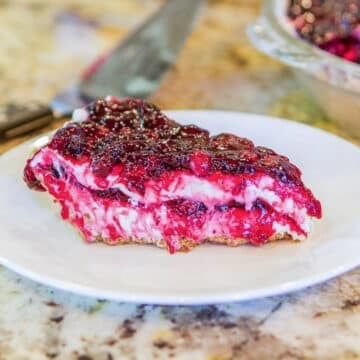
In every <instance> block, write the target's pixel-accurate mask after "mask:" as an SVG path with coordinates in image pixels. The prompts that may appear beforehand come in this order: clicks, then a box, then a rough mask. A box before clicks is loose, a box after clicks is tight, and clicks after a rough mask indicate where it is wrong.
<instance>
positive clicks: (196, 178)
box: [24, 97, 321, 253]
mask: <svg viewBox="0 0 360 360" xmlns="http://www.w3.org/2000/svg"><path fill="white" fill-rule="evenodd" d="M24 179H25V181H26V183H27V185H28V186H29V187H30V188H31V189H34V190H38V191H47V192H49V194H50V195H51V196H52V197H53V198H54V199H55V200H56V201H57V202H58V203H59V204H60V205H61V216H62V218H63V219H65V220H67V221H69V222H70V223H72V224H73V225H74V226H75V227H76V228H77V229H78V230H79V231H80V233H81V234H82V235H83V237H84V239H85V240H86V241H87V242H99V241H101V242H104V243H107V244H111V245H114V244H119V243H121V244H124V243H146V244H155V245H157V246H159V247H165V248H167V249H168V250H169V251H170V253H174V252H176V251H188V250H190V249H191V248H193V247H195V246H197V245H199V244H201V243H203V242H206V241H208V242H214V243H224V244H227V245H230V246H236V245H239V244H244V243H251V244H254V245H261V244H264V243H266V242H268V241H274V240H281V239H293V240H302V239H304V238H305V237H306V236H307V235H308V233H309V231H310V226H311V221H312V219H313V218H320V217H321V205H320V202H319V201H318V200H317V199H316V198H315V197H314V196H313V194H312V192H311V191H310V190H309V189H308V188H306V187H305V186H304V184H303V182H302V180H301V171H300V170H299V169H298V168H297V167H296V166H295V165H293V164H292V163H291V162H290V161H289V159H288V158H287V157H285V156H283V155H278V154H277V153H276V152H275V151H273V150H271V149H269V148H266V147H261V146H255V145H254V144H253V142H252V141H250V140H248V139H246V138H242V137H239V136H236V135H233V134H229V133H220V134H217V135H213V136H210V135H209V132H208V131H207V130H204V129H202V128H200V127H198V126H196V125H180V124H179V123H177V122H175V121H174V120H171V119H170V118H168V117H167V116H166V115H165V114H164V113H162V112H161V111H160V110H159V109H158V108H157V107H156V106H155V105H153V104H151V103H148V102H145V101H143V100H137V99H125V100H118V99H116V98H114V97H107V98H106V99H100V100H97V101H95V102H94V103H92V104H90V105H89V106H88V107H87V108H85V109H79V110H76V111H75V112H74V115H73V121H72V122H69V123H67V124H66V125H65V126H64V127H63V128H61V129H59V130H58V131H57V132H56V133H55V134H54V136H53V137H52V138H51V139H49V142H48V143H47V144H45V145H44V146H41V147H40V149H38V150H37V151H36V152H35V154H34V155H32V156H31V157H30V159H29V160H28V161H27V164H26V167H25V170H24Z"/></svg>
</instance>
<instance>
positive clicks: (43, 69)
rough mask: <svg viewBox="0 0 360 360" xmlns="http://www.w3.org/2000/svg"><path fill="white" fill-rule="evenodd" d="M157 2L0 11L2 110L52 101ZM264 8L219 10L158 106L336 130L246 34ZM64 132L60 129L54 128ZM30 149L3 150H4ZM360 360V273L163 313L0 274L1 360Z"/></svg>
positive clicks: (16, 5)
mask: <svg viewBox="0 0 360 360" xmlns="http://www.w3.org/2000/svg"><path fill="white" fill-rule="evenodd" d="M157 5H158V2H156V1H151V0H133V1H132V0H122V1H110V0H103V1H101V2H92V1H91V2H90V1H86V0H56V1H55V0H52V1H46V0H11V1H1V2H0V24H1V25H0V34H1V43H0V74H1V82H0V103H1V104H6V103H9V102H19V101H20V100H21V101H27V100H37V101H47V100H49V99H50V98H51V97H52V95H54V94H55V93H56V91H58V90H59V89H62V88H63V87H65V86H66V85H68V84H70V83H72V82H74V79H76V76H77V74H78V72H79V71H80V70H81V69H82V68H83V67H84V66H85V65H86V64H88V63H89V62H90V61H91V60H92V59H94V57H95V56H96V55H97V54H99V53H100V52H101V51H104V50H106V49H108V48H110V47H111V46H112V45H113V44H114V42H115V41H116V40H117V39H119V38H120V37H122V36H124V35H125V34H126V32H127V31H128V30H129V29H130V28H131V27H133V26H135V25H136V24H137V23H138V22H139V21H141V20H142V19H143V18H144V17H145V16H146V15H147V14H148V13H150V12H151V11H153V10H154V9H155V7H156V6H157ZM257 12H258V2H257V1H250V0H249V1H241V0H228V1H224V0H223V1H220V0H212V1H209V5H208V7H207V9H206V10H205V11H204V14H203V16H202V17H201V20H200V23H199V25H198V27H197V28H196V30H195V32H194V33H193V35H192V36H191V38H190V39H189V41H188V42H187V44H186V46H185V48H184V50H183V52H182V53H181V56H180V57H179V59H178V62H177V64H176V66H175V68H174V69H173V70H172V71H171V72H170V73H169V74H168V75H167V76H166V78H165V80H164V82H163V83H162V85H161V87H160V89H159V90H158V91H157V92H156V94H154V95H153V97H152V100H153V101H154V102H156V103H158V104H159V105H160V106H162V107H164V108H217V109H231V110H240V111H249V112H259V113H267V114H273V115H278V116H283V117H287V118H292V119H295V120H298V121H302V122H307V123H311V124H313V125H315V126H319V127H322V128H325V129H327V130H329V131H333V132H336V133H338V134H340V135H342V136H345V137H348V138H349V136H347V135H346V134H345V133H343V132H342V131H341V130H340V129H338V128H337V127H336V126H335V125H334V124H333V123H332V122H331V121H330V120H329V119H327V118H326V116H325V115H324V114H323V113H322V112H321V111H320V110H319V109H318V108H317V106H316V105H315V104H314V103H312V101H311V99H310V98H309V97H308V96H307V95H306V93H304V92H303V91H302V90H301V89H299V88H298V86H297V84H296V83H295V82H294V80H293V78H292V77H291V75H290V73H289V72H288V71H287V70H286V69H285V68H284V67H282V66H281V65H279V64H277V63H275V62H273V61H271V60H269V59H267V58H265V57H263V56H262V55H260V54H259V53H257V52H256V51H255V50H254V49H253V48H252V47H251V46H250V45H249V43H248V41H247V40H246V36H245V32H244V29H245V27H246V24H247V23H248V22H249V20H251V19H252V18H253V17H254V16H255V15H256V13H257ZM57 125H59V124H53V125H52V127H54V126H57ZM23 140H24V139H23V138H22V139H16V140H13V141H10V142H6V143H5V142H3V143H1V144H0V151H1V152H3V151H5V150H6V149H8V148H10V147H12V146H14V145H15V144H16V143H18V142H21V141H23ZM152 358H154V359H155V358H158V359H168V358H176V359H213V360H215V359H217V360H225V359H358V358H359V359H360V269H358V270H354V271H353V272H351V273H348V274H346V275H344V276H341V277H339V278H336V279H334V280H331V281H329V282H327V283H325V284H323V285H320V286H315V287H313V288H310V289H307V290H304V291H300V292H297V293H293V294H291V295H288V296H281V297H273V298H268V299H264V300H257V301H251V302H245V303H240V304H230V305H218V306H196V307H166V306H149V305H133V304H124V303H112V302H107V301H96V300H92V299H88V298H85V297H81V296H77V295H72V294H69V293H65V292H62V291H57V290H53V289H50V288H47V287H45V286H42V285H38V284H36V283H34V282H32V281H30V280H27V279H24V278H21V277H19V276H18V275H16V274H14V273H12V272H10V271H8V270H6V269H4V268H0V359H1V360H3V359H39V360H41V359H78V360H90V359H94V360H97V359H104V360H105V359H106V360H110V359H152Z"/></svg>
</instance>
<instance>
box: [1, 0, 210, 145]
mask: <svg viewBox="0 0 360 360" xmlns="http://www.w3.org/2000/svg"><path fill="white" fill-rule="evenodd" d="M202 5H203V0H167V1H166V2H165V3H164V4H163V5H162V6H161V7H160V8H159V9H158V11H156V12H155V13H154V14H153V15H151V16H150V17H149V18H148V19H147V20H146V21H145V22H144V23H143V24H141V25H140V26H139V27H138V28H137V29H135V30H134V31H133V32H132V33H131V34H130V35H129V36H128V37H127V38H126V39H125V40H124V41H122V42H121V43H120V44H119V45H118V46H116V47H115V48H114V49H113V50H112V51H110V53H108V54H106V55H102V56H101V57H100V58H99V59H97V60H96V61H95V62H94V63H93V64H91V65H90V67H88V68H87V69H86V70H85V71H84V72H83V74H82V76H81V77H80V79H79V81H78V83H77V84H76V85H75V86H71V87H69V88H67V89H65V90H64V91H62V92H60V93H59V94H57V95H56V96H55V97H54V98H53V99H52V100H51V102H50V103H49V104H48V105H41V104H28V105H21V106H20V105H14V104H12V105H10V106H8V107H6V108H3V109H0V136H1V137H2V138H12V137H15V136H18V135H21V134H23V133H26V132H29V131H32V130H35V129H37V128H39V127H42V126H45V125H47V124H48V123H50V122H51V121H53V120H54V119H56V118H59V117H62V116H66V115H69V114H70V113H71V112H72V111H73V110H74V109H75V108H78V107H83V106H85V105H87V104H88V103H90V102H91V101H93V100H94V99H96V98H99V97H104V96H107V95H109V94H110V95H113V96H116V97H119V98H123V97H128V96H133V97H138V98H147V97H148V96H149V95H150V94H151V93H152V92H153V91H154V90H155V89H156V88H157V87H158V86H159V84H160V82H161V80H162V78H163V76H164V74H165V73H166V72H167V71H168V70H169V68H170V67H171V66H172V65H173V64H174V62H175V60H176V57H177V55H178V53H179V51H180V50H181V48H182V46H183V44H184V42H185V40H186V38H187V37H188V35H189V34H190V32H191V31H192V29H193V26H194V23H195V20H196V18H197V15H198V13H199V12H200V9H201V7H202Z"/></svg>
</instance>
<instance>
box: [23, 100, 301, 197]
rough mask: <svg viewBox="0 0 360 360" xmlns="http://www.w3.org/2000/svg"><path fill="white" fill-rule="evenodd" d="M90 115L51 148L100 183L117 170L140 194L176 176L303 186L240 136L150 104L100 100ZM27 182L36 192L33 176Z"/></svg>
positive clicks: (290, 169)
mask: <svg viewBox="0 0 360 360" xmlns="http://www.w3.org/2000/svg"><path fill="white" fill-rule="evenodd" d="M87 112H88V114H89V115H88V119H87V120H86V121H83V122H80V123H75V122H72V123H69V124H68V125H66V126H65V127H64V128H62V129H60V130H58V131H57V132H56V133H55V135H54V137H53V139H52V140H51V142H50V143H49V145H48V146H49V148H51V149H54V150H57V151H58V152H59V153H60V154H61V155H62V156H63V157H64V158H66V159H70V160H71V161H72V162H78V163H79V164H81V163H83V162H90V163H91V168H92V171H93V173H94V174H95V175H96V176H97V177H99V178H105V177H107V176H108V175H109V174H110V173H113V171H114V168H116V171H117V172H118V173H119V172H120V173H121V175H122V177H123V178H127V179H128V188H129V189H130V190H136V191H138V192H139V193H141V192H142V191H143V189H144V184H145V182H146V181H148V180H149V179H158V178H159V177H160V176H161V175H162V174H164V173H166V172H169V171H170V172H171V171H175V170H186V171H188V172H190V173H193V174H195V175H196V176H199V177H206V176H210V175H211V174H214V173H217V172H220V173H223V174H231V175H239V174H250V175H251V174H254V173H257V172H261V173H264V174H268V175H270V176H271V177H273V178H275V179H278V180H279V181H280V182H282V183H285V184H286V185H288V186H300V187H302V186H303V184H302V181H301V172H300V170H299V169H298V168H297V167H296V166H295V165H293V164H291V163H290V162H289V160H288V159H287V158H286V157H284V156H282V155H278V154H277V153H275V152H274V151H273V150H270V149H267V148H265V147H260V146H254V144H253V143H252V141H250V140H248V139H245V138H241V137H238V136H236V135H231V134H219V135H216V136H210V135H209V132H208V131H207V130H204V129H201V128H199V127H197V126H195V125H180V124H178V123H176V122H175V121H173V120H171V119H169V118H167V117H166V116H165V115H164V114H163V113H162V112H160V110H159V109H158V108H157V107H156V106H155V105H153V104H150V103H148V102H145V101H142V100H136V99H125V100H122V101H120V100H117V99H114V98H111V99H110V100H107V101H106V100H98V101H96V102H95V103H93V104H91V105H90V106H89V107H88V108H87ZM25 178H26V180H27V182H28V184H29V185H30V186H32V187H34V184H33V180H34V179H32V177H31V174H28V173H26V174H25Z"/></svg>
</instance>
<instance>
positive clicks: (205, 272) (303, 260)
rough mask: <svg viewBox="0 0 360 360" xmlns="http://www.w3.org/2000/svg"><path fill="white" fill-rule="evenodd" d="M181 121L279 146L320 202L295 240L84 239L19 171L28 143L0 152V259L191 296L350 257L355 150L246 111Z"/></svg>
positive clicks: (359, 221) (256, 292) (172, 299)
mask: <svg viewBox="0 0 360 360" xmlns="http://www.w3.org/2000/svg"><path fill="white" fill-rule="evenodd" d="M169 114H170V115H171V116H172V117H173V118H175V119H176V120H178V121H180V122H182V123H195V124H198V125H200V126H203V127H206V128H208V129H210V130H211V132H212V133H216V132H234V133H236V134H238V135H241V136H245V137H249V138H250V139H252V140H254V142H255V143H256V144H261V145H264V146H268V147H271V148H274V149H275V150H276V151H278V152H280V153H283V154H286V155H287V156H289V157H290V159H291V160H292V161H293V162H294V163H295V164H297V165H299V167H300V168H301V169H302V170H303V173H304V176H303V179H304V181H305V183H306V184H307V185H308V186H309V187H311V189H312V190H313V191H314V193H315V195H316V196H317V197H318V198H319V199H320V201H321V202H322V205H323V211H324V217H323V219H322V220H321V221H319V222H316V224H315V227H314V231H313V233H312V234H311V236H310V238H309V239H308V240H307V241H305V242H303V243H298V244H294V243H286V242H281V243H274V244H268V245H266V246H264V247H261V248H256V247H251V246H241V247H238V248H229V247H225V246H217V245H202V246H199V247H198V248H196V249H194V250H193V251H192V252H190V253H187V254H183V253H178V254H175V255H169V254H168V253H167V252H166V251H164V250H160V249H157V248H155V247H150V246H142V245H125V246H118V247H108V246H105V245H102V244H93V245H87V244H85V243H84V242H83V241H82V240H81V239H80V237H79V236H78V234H77V233H76V232H75V231H74V230H73V229H72V227H71V226H70V225H69V224H67V223H65V222H63V221H62V220H60V217H59V211H58V208H57V207H56V206H55V205H53V204H51V201H49V197H48V196H47V194H44V193H38V192H35V191H30V190H29V189H27V187H26V186H25V184H24V182H23V180H22V170H23V166H24V163H25V159H26V157H27V156H28V153H29V143H26V144H22V145H20V146H18V147H16V148H14V149H13V150H11V151H9V152H8V153H6V154H4V155H3V156H1V157H0V188H1V195H0V236H1V237H0V262H1V263H2V264H3V265H5V266H7V267H8V268H10V269H12V270H14V271H16V272H18V273H20V274H22V275H24V276H27V277H29V278H32V279H34V280H36V281H38V282H41V283H44V284H47V285H50V286H54V287H57V288H61V289H64V290H69V291H72V292H76V293H80V294H84V295H88V296H94V297H99V298H106V299H112V300H122V301H134V302H144V303H158V304H199V303H216V302H227V301H236V300H245V299H253V298H258V297H263V296H269V295H276V294H281V293H285V292H289V291H293V290H296V289H301V288H303V287H306V286H309V285H312V284H315V283H318V282H321V281H324V280H327V279H329V278H331V277H334V276H336V275H339V274H341V273H343V272H345V271H347V270H350V269H352V268H354V267H355V266H357V265H360V196H359V195H360V150H359V148H357V147H355V146H354V145H351V144H350V143H347V142H346V141H344V140H341V139H340V138H337V137H335V136H332V135H330V134H327V133H325V132H323V131H320V130H317V129H314V128H311V127H308V126H305V125H301V124H298V123H294V122H287V121H284V120H280V119H274V118H268V117H265V116H256V115H249V114H240V113H231V112H216V111H173V112H169Z"/></svg>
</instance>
